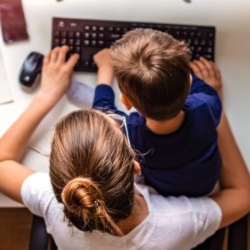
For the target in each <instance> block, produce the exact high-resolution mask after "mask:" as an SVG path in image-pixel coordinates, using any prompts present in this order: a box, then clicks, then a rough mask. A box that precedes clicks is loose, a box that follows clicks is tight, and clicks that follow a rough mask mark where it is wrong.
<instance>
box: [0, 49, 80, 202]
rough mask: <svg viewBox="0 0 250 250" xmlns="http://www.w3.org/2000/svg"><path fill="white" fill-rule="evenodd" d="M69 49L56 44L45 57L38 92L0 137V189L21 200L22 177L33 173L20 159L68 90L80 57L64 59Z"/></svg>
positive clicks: (74, 56)
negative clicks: (38, 128) (36, 131)
mask: <svg viewBox="0 0 250 250" xmlns="http://www.w3.org/2000/svg"><path fill="white" fill-rule="evenodd" d="M67 51H68V47H67V46H63V47H61V48H59V47H57V48H55V49H53V50H52V51H51V52H49V53H48V54H47V55H46V56H45V57H44V61H43V69H42V80H41V87H40V90H39V91H38V94H37V95H36V97H35V98H34V100H33V101H32V102H31V104H30V105H29V106H28V108H27V109H26V110H25V111H24V113H23V114H22V115H21V116H20V117H19V118H18V119H17V121H16V122H15V123H14V124H13V125H12V126H11V127H10V128H9V129H8V131H7V132H6V133H5V134H4V135H3V137H2V138H1V139H0V191H1V192H3V193H4V194H5V195H7V196H9V197H10V198H12V199H14V200H16V201H18V202H22V199H21V194H20V191H21V186H22V183H23V181H24V180H25V178H27V176H29V175H30V174H32V173H33V171H32V170H30V169H28V168H26V167H25V166H23V165H22V164H20V163H19V162H20V160H21V157H22V156H23V153H24V151H25V149H26V147H27V143H28V140H29V138H30V137H31V135H32V133H33V132H34V131H35V129H36V128H37V126H38V125H39V123H40V122H41V121H42V119H43V118H44V117H45V116H46V114H47V113H48V112H49V111H50V110H51V109H52V108H53V107H54V105H55V104H56V103H57V102H58V101H59V100H60V99H61V97H62V96H63V94H64V93H65V91H66V89H67V87H68V85H69V83H70V79H71V75H72V72H73V67H74V66H75V64H76V63H77V60H78V58H79V55H77V54H75V55H73V56H71V58H70V59H69V60H68V61H67V62H65V57H66V53H67Z"/></svg>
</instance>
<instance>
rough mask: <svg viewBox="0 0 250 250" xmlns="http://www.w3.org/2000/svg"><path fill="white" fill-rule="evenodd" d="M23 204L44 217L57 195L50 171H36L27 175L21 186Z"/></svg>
mask: <svg viewBox="0 0 250 250" xmlns="http://www.w3.org/2000/svg"><path fill="white" fill-rule="evenodd" d="M21 196H22V200H23V204H24V205H25V206H26V207H27V208H28V209H29V210H30V211H31V212H32V213H33V214H36V215H38V216H41V217H44V216H45V214H46V213H47V211H48V209H49V207H50V205H51V203H52V202H55V195H54V192H53V189H52V186H51V183H50V178H49V175H48V173H39V172H37V173H34V174H32V175H30V176H29V177H27V178H26V179H25V180H24V182H23V185H22V188H21Z"/></svg>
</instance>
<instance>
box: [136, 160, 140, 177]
mask: <svg viewBox="0 0 250 250" xmlns="http://www.w3.org/2000/svg"><path fill="white" fill-rule="evenodd" d="M134 174H136V175H141V166H140V164H139V162H138V161H134Z"/></svg>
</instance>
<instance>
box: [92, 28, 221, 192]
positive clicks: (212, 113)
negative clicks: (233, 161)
mask: <svg viewBox="0 0 250 250" xmlns="http://www.w3.org/2000/svg"><path fill="white" fill-rule="evenodd" d="M189 56H190V52H189V50H188V48H187V46H186V45H185V44H184V43H183V42H179V41H176V40H174V39H173V38H172V37H170V36H168V35H167V34H165V33H162V32H159V31H153V30H143V29H138V30H134V31H131V32H129V33H127V34H126V35H125V36H124V37H123V38H122V39H120V40H119V41H118V42H117V43H116V44H115V45H114V48H113V50H112V60H113V66H114V72H115V76H116V77H117V81H118V84H119V87H120V90H121V92H122V97H121V99H122V100H123V102H124V103H125V105H126V106H127V107H128V108H130V107H132V106H134V107H135V108H136V109H137V110H138V112H139V113H140V114H139V113H137V112H134V113H131V114H130V115H127V116H126V118H127V124H128V130H129V136H130V141H131V144H132V146H133V147H134V148H135V149H136V150H138V151H139V152H140V153H142V155H143V157H140V158H141V159H140V160H141V162H142V171H143V174H144V177H145V181H146V183H147V184H149V185H151V186H153V187H154V188H155V189H156V190H157V191H158V192H159V193H161V194H163V195H169V194H170V195H188V196H200V195H205V194H207V193H209V192H210V191H211V190H212V189H213V187H214V185H215V183H216V181H217V180H218V176H219V171H220V167H221V158H220V153H219V150H218V147H217V133H216V126H217V125H218V123H219V121H220V116H221V103H220V100H219V97H218V95H217V93H216V91H215V90H214V89H213V88H211V87H210V86H208V85H207V84H205V83H204V82H203V81H202V80H201V79H199V78H197V77H195V76H193V81H192V85H191V88H190V80H191V78H190V67H189ZM103 93H105V98H104V96H103V95H104V94H103ZM94 106H95V107H100V106H102V107H104V106H105V107H108V108H109V109H111V110H113V111H114V112H118V111H117V109H116V108H115V106H114V97H113V92H112V89H110V88H109V87H108V86H106V85H100V86H98V87H97V89H96V96H95V100H94Z"/></svg>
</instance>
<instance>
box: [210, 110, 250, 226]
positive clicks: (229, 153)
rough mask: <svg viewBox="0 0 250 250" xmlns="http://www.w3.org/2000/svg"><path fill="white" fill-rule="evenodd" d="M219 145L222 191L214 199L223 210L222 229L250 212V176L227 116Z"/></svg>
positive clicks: (223, 117)
mask: <svg viewBox="0 0 250 250" xmlns="http://www.w3.org/2000/svg"><path fill="white" fill-rule="evenodd" d="M218 144H219V148H220V151H221V154H222V169H221V180H220V181H221V187H222V191H221V192H219V193H217V194H215V195H213V196H212V198H213V199H214V200H215V201H216V202H217V203H218V204H219V206H220V207H221V209H222V213H223V219H222V222H221V227H223V226H227V225H229V224H230V223H232V222H234V221H236V220H238V219H240V218H241V217H242V216H244V215H245V214H247V213H248V212H249V211H250V175H249V171H248V169H247V166H246V163H245V161H244V159H243V157H242V155H241V153H240V150H239V148H238V146H237V143H236V141H235V139H234V136H233V134H232V131H231V128H230V126H229V123H228V121H227V118H226V116H225V114H223V115H222V119H221V123H220V125H219V127H218Z"/></svg>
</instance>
